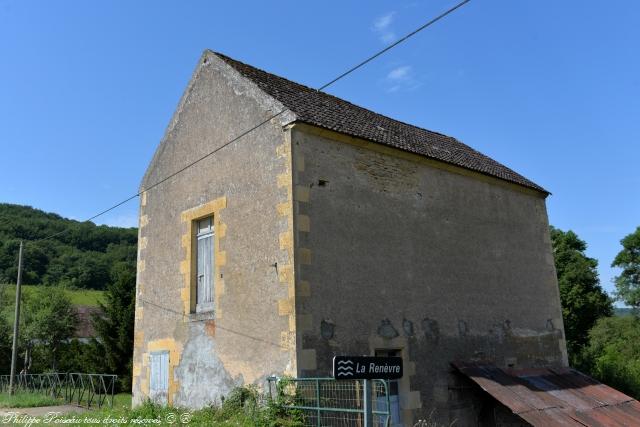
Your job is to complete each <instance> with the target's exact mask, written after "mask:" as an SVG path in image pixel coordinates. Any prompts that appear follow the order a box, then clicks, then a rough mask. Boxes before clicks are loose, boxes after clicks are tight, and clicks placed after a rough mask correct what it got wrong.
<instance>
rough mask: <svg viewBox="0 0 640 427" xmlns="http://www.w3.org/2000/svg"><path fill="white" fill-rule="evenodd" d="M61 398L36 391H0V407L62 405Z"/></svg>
mask: <svg viewBox="0 0 640 427" xmlns="http://www.w3.org/2000/svg"><path fill="white" fill-rule="evenodd" d="M63 403H64V401H63V400H62V399H56V398H53V397H51V396H47V395H44V394H36V393H16V394H14V395H13V396H11V395H9V394H8V393H0V408H34V407H36V406H55V405H62V404H63Z"/></svg>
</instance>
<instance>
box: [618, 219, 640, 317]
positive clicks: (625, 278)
mask: <svg viewBox="0 0 640 427" xmlns="http://www.w3.org/2000/svg"><path fill="white" fill-rule="evenodd" d="M620 244H621V245H622V250H621V251H620V252H619V253H618V255H616V257H615V259H614V260H613V263H611V266H612V267H620V268H622V273H621V274H620V275H619V276H617V277H616V278H615V279H614V280H615V283H616V290H617V292H616V297H617V298H618V299H619V300H620V301H623V302H624V303H625V304H627V305H630V306H631V307H633V308H635V309H638V308H640V227H638V228H636V231H635V232H633V233H631V234H629V235H628V236H626V237H625V238H624V239H622V240H621V241H620Z"/></svg>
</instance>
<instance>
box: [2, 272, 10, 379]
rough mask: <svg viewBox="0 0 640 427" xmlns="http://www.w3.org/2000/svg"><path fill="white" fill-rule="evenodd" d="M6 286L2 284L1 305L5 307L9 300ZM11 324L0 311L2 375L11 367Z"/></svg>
mask: <svg viewBox="0 0 640 427" xmlns="http://www.w3.org/2000/svg"><path fill="white" fill-rule="evenodd" d="M7 299H8V298H7V295H6V291H5V287H4V286H3V285H0V307H4V306H5V305H6V302H7ZM11 335H12V333H11V326H10V325H9V322H7V320H6V317H5V316H4V315H3V313H2V312H0V375H6V374H8V373H9V370H10V368H11V346H12V342H11V341H12V337H11Z"/></svg>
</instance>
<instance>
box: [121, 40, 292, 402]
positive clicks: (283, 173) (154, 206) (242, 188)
mask: <svg viewBox="0 0 640 427" xmlns="http://www.w3.org/2000/svg"><path fill="white" fill-rule="evenodd" d="M281 108H282V106H281V105H278V104H276V103H273V102H272V101H271V100H270V98H267V97H265V96H264V95H262V93H261V92H260V91H259V90H258V89H257V88H256V87H255V86H253V85H252V84H250V83H249V82H247V81H246V80H244V79H242V78H240V77H239V76H238V75H237V73H236V72H235V71H233V70H231V69H230V68H229V67H228V66H227V65H226V64H225V63H224V62H222V61H220V60H218V59H217V58H216V57H215V55H213V54H211V53H209V52H207V53H205V54H204V55H203V57H202V59H201V61H200V62H199V64H198V66H197V68H196V71H195V72H194V76H193V78H192V80H191V82H190V83H189V86H188V88H187V91H186V92H185V95H184V96H183V98H182V100H181V101H180V104H179V106H178V109H177V111H176V113H175V116H174V118H173V120H172V122H171V124H170V125H169V128H168V129H167V132H166V135H165V137H164V139H163V141H162V142H161V144H160V146H159V147H158V150H157V152H156V154H155V156H154V159H153V161H152V162H151V164H150V166H149V168H148V170H147V173H146V175H145V178H144V180H143V183H142V189H147V191H145V192H144V194H143V195H142V197H141V203H140V242H141V244H140V247H139V262H138V278H137V298H136V332H135V350H134V366H133V373H134V385H133V400H134V404H140V403H141V402H142V401H143V400H144V399H145V398H146V397H147V396H148V392H149V369H148V360H149V354H150V352H152V351H159V350H169V351H170V361H169V365H170V372H169V373H170V377H169V399H168V400H169V403H170V404H176V405H185V406H192V407H200V406H203V405H205V404H207V403H209V402H213V401H219V399H220V397H221V395H224V394H225V393H227V392H229V391H230V390H231V388H232V387H234V386H235V385H239V384H243V383H257V384H261V385H262V384H263V382H264V379H265V377H266V376H268V375H271V374H278V375H282V374H285V373H288V374H291V373H294V372H295V369H296V367H295V357H294V350H295V335H293V336H292V330H295V329H294V328H295V324H294V322H292V316H293V308H292V307H293V283H294V282H293V280H294V275H293V268H292V267H291V266H292V264H293V239H292V238H291V230H292V227H293V219H292V213H291V200H292V187H291V156H290V146H289V141H288V138H287V133H286V132H284V131H283V124H284V123H286V122H287V121H288V120H290V119H291V117H289V116H287V115H286V114H285V115H282V116H280V117H279V118H278V120H273V121H272V122H271V123H268V124H267V125H265V126H262V127H261V128H260V129H258V130H256V131H254V132H252V133H251V134H250V135H249V136H247V137H245V138H243V139H241V140H239V141H237V142H235V143H233V144H232V145H230V146H228V147H225V148H223V149H222V150H220V151H219V152H217V153H216V154H214V155H213V156H210V157H208V158H206V159H205V160H203V161H201V162H200V163H198V164H197V165H195V166H194V167H191V168H189V169H187V170H186V171H184V172H183V173H181V174H179V175H177V176H176V177H174V178H171V179H170V180H168V181H166V182H164V183H163V184H161V185H159V186H157V187H154V188H150V187H151V186H152V185H153V184H154V183H156V182H158V181H159V180H161V179H163V178H164V177H166V176H168V175H170V174H171V173H173V172H175V171H177V170H179V169H181V168H182V167H184V166H185V165H186V164H188V163H190V162H191V161H193V160H195V159H197V158H199V157H201V156H202V155H204V154H206V153H208V152H210V151H212V150H213V149H215V148H217V147H220V146H221V145H222V144H223V143H226V142H227V141H229V140H230V139H231V138H233V137H235V136H237V135H238V134H240V133H241V132H242V131H244V130H247V129H249V128H251V127H252V126H253V125H255V123H257V122H259V121H262V120H265V119H266V118H267V117H269V116H270V115H272V114H273V113H274V112H277V111H279V110H280V109H281ZM211 213H213V214H214V218H215V233H216V236H215V237H216V238H215V242H214V245H215V247H216V255H215V264H216V275H215V299H216V301H215V306H216V311H215V316H211V315H206V314H198V315H195V314H191V313H190V311H191V310H190V309H191V306H192V296H191V294H190V287H189V281H190V275H191V272H192V271H193V265H192V263H191V260H192V258H193V257H192V256H191V252H192V250H191V233H192V231H190V225H191V224H192V221H193V220H195V219H197V218H199V217H202V216H203V215H208V214H211ZM283 301H285V302H286V303H283ZM287 305H288V306H290V307H291V308H288V306H287Z"/></svg>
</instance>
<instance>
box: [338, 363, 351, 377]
mask: <svg viewBox="0 0 640 427" xmlns="http://www.w3.org/2000/svg"><path fill="white" fill-rule="evenodd" d="M337 365H338V369H337V371H338V374H337V376H338V377H352V376H353V362H352V361H351V360H339V361H338V363H337Z"/></svg>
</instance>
